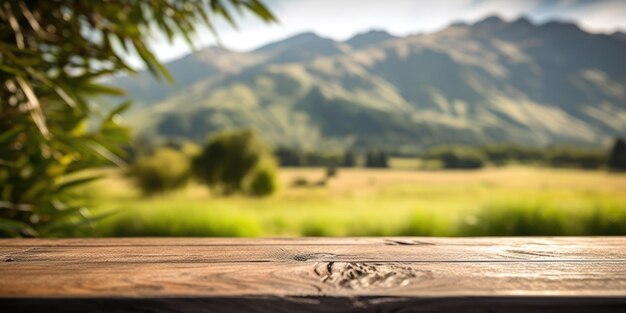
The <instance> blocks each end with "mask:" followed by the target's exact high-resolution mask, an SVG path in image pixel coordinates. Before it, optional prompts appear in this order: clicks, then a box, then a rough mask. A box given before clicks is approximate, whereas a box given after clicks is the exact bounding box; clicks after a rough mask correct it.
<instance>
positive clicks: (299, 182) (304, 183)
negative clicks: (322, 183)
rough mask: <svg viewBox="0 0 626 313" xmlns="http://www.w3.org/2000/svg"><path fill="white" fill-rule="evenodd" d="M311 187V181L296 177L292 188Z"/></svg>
mask: <svg viewBox="0 0 626 313" xmlns="http://www.w3.org/2000/svg"><path fill="white" fill-rule="evenodd" d="M309 185H310V183H309V180H308V179H306V177H296V178H295V179H294V180H293V181H292V182H291V186H292V187H308V186H309Z"/></svg>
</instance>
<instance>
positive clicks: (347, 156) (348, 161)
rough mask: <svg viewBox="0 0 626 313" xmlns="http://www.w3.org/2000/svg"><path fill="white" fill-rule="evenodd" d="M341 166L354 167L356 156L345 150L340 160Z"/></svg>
mask: <svg viewBox="0 0 626 313" xmlns="http://www.w3.org/2000/svg"><path fill="white" fill-rule="evenodd" d="M341 166H343V167H355V166H356V156H355V155H354V153H353V152H352V151H350V150H348V151H346V153H344V154H343V160H342V161H341Z"/></svg>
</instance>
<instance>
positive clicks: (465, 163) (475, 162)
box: [428, 147, 485, 169]
mask: <svg viewBox="0 0 626 313" xmlns="http://www.w3.org/2000/svg"><path fill="white" fill-rule="evenodd" d="M428 158H429V159H436V160H440V161H441V162H442V163H443V167H444V168H458V169H477V168H481V167H483V165H484V162H485V156H484V154H482V153H481V152H480V151H477V150H475V149H469V148H462V147H449V148H447V147H444V148H438V149H435V150H433V151H431V152H430V153H429V156H428Z"/></svg>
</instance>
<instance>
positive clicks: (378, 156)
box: [365, 152, 389, 168]
mask: <svg viewBox="0 0 626 313" xmlns="http://www.w3.org/2000/svg"><path fill="white" fill-rule="evenodd" d="M365 167H372V168H387V167H389V156H388V155H387V153H385V152H369V153H367V154H366V156H365Z"/></svg>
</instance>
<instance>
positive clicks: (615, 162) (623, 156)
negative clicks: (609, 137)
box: [608, 138, 626, 171]
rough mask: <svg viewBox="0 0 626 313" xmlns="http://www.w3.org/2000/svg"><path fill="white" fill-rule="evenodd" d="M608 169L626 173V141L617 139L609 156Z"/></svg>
mask: <svg viewBox="0 0 626 313" xmlns="http://www.w3.org/2000/svg"><path fill="white" fill-rule="evenodd" d="M608 167H609V168H610V169H611V170H617V171H626V141H624V139H621V138H617V139H615V142H614V143H613V148H612V149H611V152H610V154H609V160H608Z"/></svg>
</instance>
